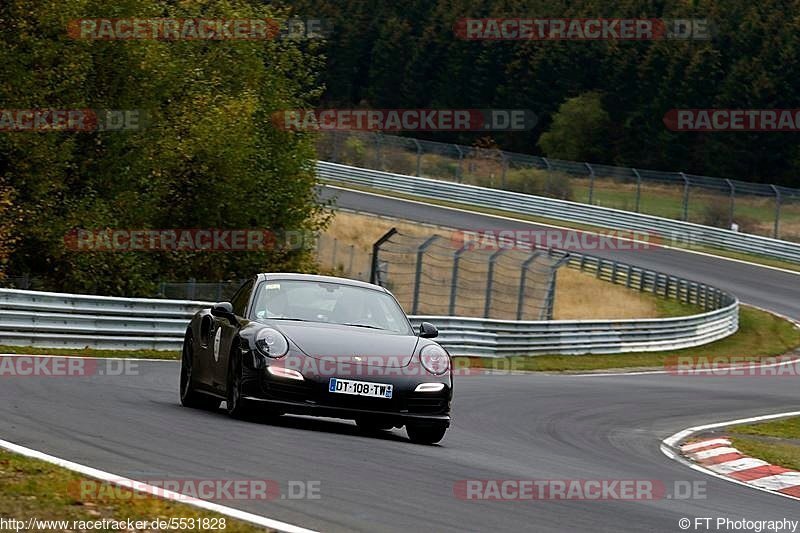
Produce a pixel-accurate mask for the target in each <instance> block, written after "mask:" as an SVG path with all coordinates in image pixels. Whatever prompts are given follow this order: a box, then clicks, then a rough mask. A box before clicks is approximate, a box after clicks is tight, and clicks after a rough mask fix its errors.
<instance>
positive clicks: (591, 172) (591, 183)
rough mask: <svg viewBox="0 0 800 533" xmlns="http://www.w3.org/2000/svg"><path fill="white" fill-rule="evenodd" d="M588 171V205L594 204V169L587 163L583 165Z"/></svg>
mask: <svg viewBox="0 0 800 533" xmlns="http://www.w3.org/2000/svg"><path fill="white" fill-rule="evenodd" d="M583 164H584V165H586V168H588V169H589V205H593V203H594V169H593V168H592V165H590V164H589V163H585V162H584V163H583Z"/></svg>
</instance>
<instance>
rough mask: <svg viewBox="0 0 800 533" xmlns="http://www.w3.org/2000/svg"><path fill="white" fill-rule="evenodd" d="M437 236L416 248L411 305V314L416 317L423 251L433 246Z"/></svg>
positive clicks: (429, 238)
mask: <svg viewBox="0 0 800 533" xmlns="http://www.w3.org/2000/svg"><path fill="white" fill-rule="evenodd" d="M438 238H439V236H438V235H432V236H431V237H428V238H427V239H425V242H423V243H422V244H420V245H419V248H417V266H416V268H415V269H414V301H413V303H412V304H411V314H412V315H416V314H417V313H418V311H419V286H420V281H421V277H422V258H423V256H424V255H425V250H427V249H428V246H430V245H431V244H433V241H435V240H436V239H438Z"/></svg>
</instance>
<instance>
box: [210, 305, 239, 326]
mask: <svg viewBox="0 0 800 533" xmlns="http://www.w3.org/2000/svg"><path fill="white" fill-rule="evenodd" d="M211 314H212V315H213V316H215V317H217V318H224V319H226V320H228V321H229V322H231V323H233V322H235V321H236V315H234V314H233V306H232V305H231V303H230V302H219V303H215V304H214V305H212V306H211Z"/></svg>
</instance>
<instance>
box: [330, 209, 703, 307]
mask: <svg viewBox="0 0 800 533" xmlns="http://www.w3.org/2000/svg"><path fill="white" fill-rule="evenodd" d="M393 227H395V228H397V229H398V231H399V232H400V233H403V234H405V235H412V236H416V237H423V236H428V235H432V234H434V233H438V234H439V235H442V236H444V237H447V236H448V235H449V234H450V232H451V231H452V229H449V228H437V227H433V226H428V225H423V224H418V223H414V222H410V221H402V220H391V219H386V218H381V217H378V216H375V215H368V214H355V213H350V212H344V211H337V212H336V216H335V217H334V218H333V220H332V222H331V224H330V225H329V227H328V228H327V230H326V231H325V234H324V235H323V238H322V239H321V248H324V249H321V250H320V253H319V260H320V264H321V267H322V268H323V270H325V271H328V272H335V273H339V274H342V275H347V276H350V277H357V278H360V279H367V278H368V272H369V258H370V254H371V251H372V244H373V243H374V242H375V241H376V240H378V239H379V238H380V237H381V236H382V235H383V234H385V233H386V232H387V231H389V230H390V229H391V228H393ZM334 239H336V240H337V253H336V260H335V261H331V259H332V254H331V252H332V245H331V243H332V242H333V240H334ZM351 245H352V249H351V248H350V246H351ZM351 254H352V260H351ZM351 263H352V264H353V265H354V266H353V268H348V267H349V265H350V264H351ZM395 293H396V295H397V296H398V299H399V300H400V301H401V303H403V304H404V305H407V302H406V301H404V300H406V299H407V298H405V297H404V296H405V295H404V293H403V290H402V289H397V290H395ZM681 310H682V309H681V308H678V312H679V313H680V311H681ZM432 311H434V313H433V314H436V313H435V312H441V311H442V310H439V309H436V310H432ZM508 312H509V313H511V314H513V311H512V310H508ZM691 312H693V309H691V308H690V307H686V308H685V313H683V314H690V313H691ZM475 314H477V315H480V313H479V312H478V309H477V308H476V309H475ZM667 314H668V315H673V314H675V309H674V306H673V307H672V309H669V306H665V305H664V300H663V299H662V298H658V297H655V296H653V295H651V294H642V293H639V292H637V291H634V290H631V289H626V288H625V287H621V286H618V285H612V284H610V283H608V282H605V281H602V280H598V279H597V278H595V277H594V276H592V275H590V274H586V273H583V272H579V271H577V270H573V269H569V268H562V269H560V270H559V271H558V277H557V285H556V302H555V308H554V316H553V317H554V318H555V319H561V320H569V319H576V320H579V319H624V318H657V317H661V316H665V315H667Z"/></svg>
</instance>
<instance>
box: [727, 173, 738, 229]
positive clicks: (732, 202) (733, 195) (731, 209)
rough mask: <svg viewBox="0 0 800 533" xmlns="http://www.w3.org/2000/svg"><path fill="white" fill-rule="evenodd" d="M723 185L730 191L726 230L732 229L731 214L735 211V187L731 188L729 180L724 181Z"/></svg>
mask: <svg viewBox="0 0 800 533" xmlns="http://www.w3.org/2000/svg"><path fill="white" fill-rule="evenodd" d="M725 183H727V184H728V188H729V189H730V191H731V198H730V207H729V208H728V229H730V228H732V227H733V212H734V210H735V209H736V187H734V186H733V182H732V181H731V180H729V179H725Z"/></svg>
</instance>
